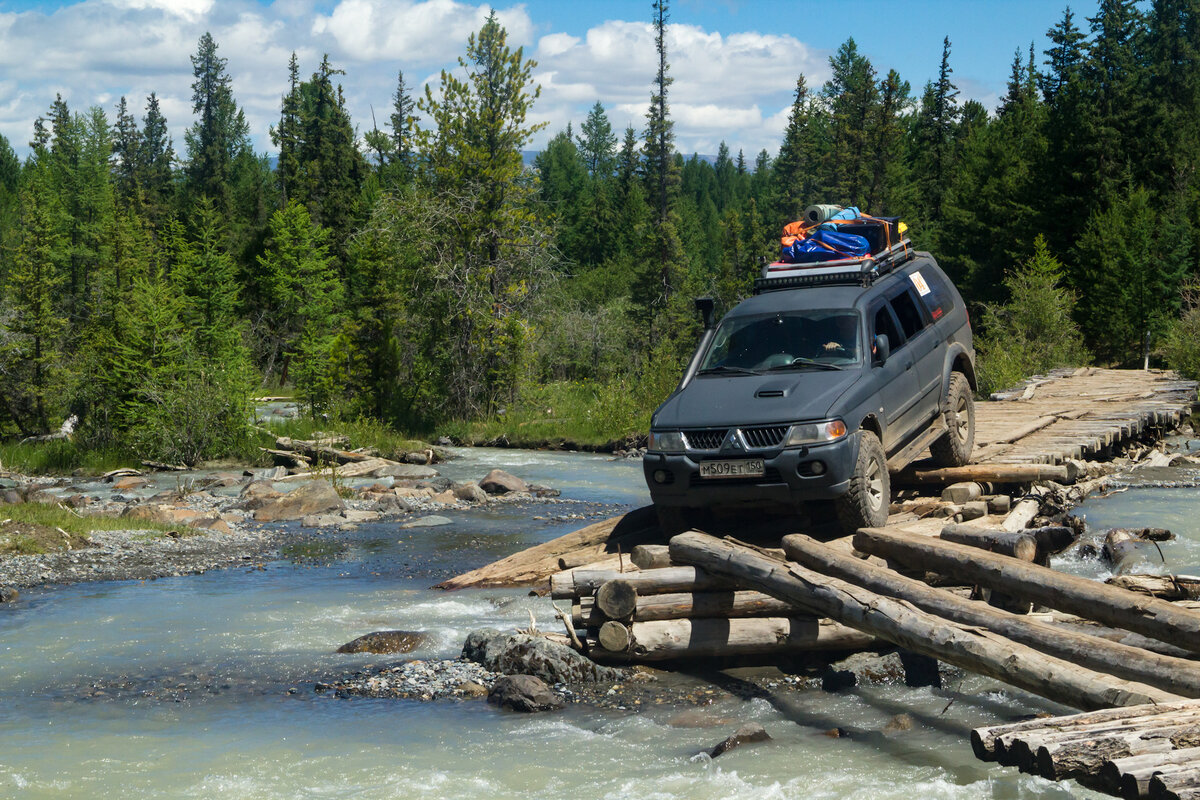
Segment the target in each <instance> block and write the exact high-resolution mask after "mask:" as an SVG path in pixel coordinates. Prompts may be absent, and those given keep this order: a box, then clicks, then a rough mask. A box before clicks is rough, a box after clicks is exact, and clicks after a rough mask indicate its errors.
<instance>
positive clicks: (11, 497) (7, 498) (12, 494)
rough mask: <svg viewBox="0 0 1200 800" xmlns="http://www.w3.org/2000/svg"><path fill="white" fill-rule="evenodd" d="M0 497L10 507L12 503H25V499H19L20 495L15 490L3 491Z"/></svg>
mask: <svg viewBox="0 0 1200 800" xmlns="http://www.w3.org/2000/svg"><path fill="white" fill-rule="evenodd" d="M0 497H3V498H4V502H5V503H8V504H9V505H12V504H14V503H24V502H25V498H24V497H21V493H20V492H18V491H17V490H16V489H5V490H4V493H3V494H2V495H0Z"/></svg>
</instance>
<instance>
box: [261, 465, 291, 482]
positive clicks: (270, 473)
mask: <svg viewBox="0 0 1200 800" xmlns="http://www.w3.org/2000/svg"><path fill="white" fill-rule="evenodd" d="M287 474H288V470H287V467H271V468H270V469H264V470H263V471H262V472H261V473H260V475H261V477H262V479H263V480H266V481H277V480H279V479H280V478H286V477H287Z"/></svg>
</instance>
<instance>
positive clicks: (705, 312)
mask: <svg viewBox="0 0 1200 800" xmlns="http://www.w3.org/2000/svg"><path fill="white" fill-rule="evenodd" d="M695 304H696V310H697V311H699V312H700V319H702V320H703V321H704V330H706V331H707V330H709V329H711V328H712V326H713V299H712V298H711V297H697V298H696V300H695Z"/></svg>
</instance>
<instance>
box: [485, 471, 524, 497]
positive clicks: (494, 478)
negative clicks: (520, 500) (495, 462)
mask: <svg viewBox="0 0 1200 800" xmlns="http://www.w3.org/2000/svg"><path fill="white" fill-rule="evenodd" d="M479 486H480V488H481V489H483V490H484V491H485V492H487V493H488V494H508V493H509V492H526V491H529V485H528V484H527V483H525V481H523V480H521V479H520V478H518V477H517V476H516V475H510V474H509V473H507V472H505V471H504V470H502V469H494V470H492V471H491V472H489V473H488V474H487V475H485V476H484V478H483V480H481V481H480V482H479Z"/></svg>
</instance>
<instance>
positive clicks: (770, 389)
mask: <svg viewBox="0 0 1200 800" xmlns="http://www.w3.org/2000/svg"><path fill="white" fill-rule="evenodd" d="M754 396H755V397H787V389H785V388H782V387H779V386H762V387H760V388H759V390H758V391H757V392H755V393H754Z"/></svg>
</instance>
